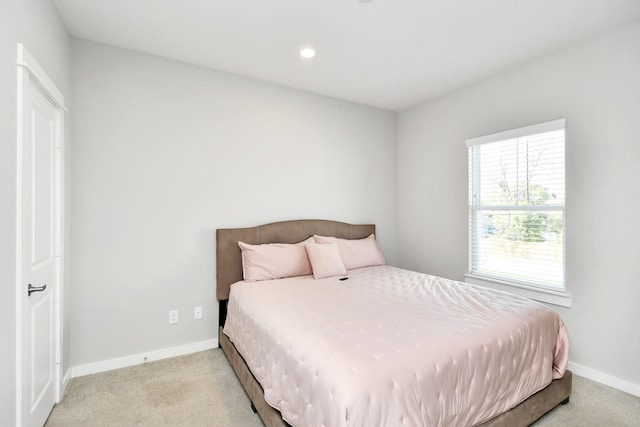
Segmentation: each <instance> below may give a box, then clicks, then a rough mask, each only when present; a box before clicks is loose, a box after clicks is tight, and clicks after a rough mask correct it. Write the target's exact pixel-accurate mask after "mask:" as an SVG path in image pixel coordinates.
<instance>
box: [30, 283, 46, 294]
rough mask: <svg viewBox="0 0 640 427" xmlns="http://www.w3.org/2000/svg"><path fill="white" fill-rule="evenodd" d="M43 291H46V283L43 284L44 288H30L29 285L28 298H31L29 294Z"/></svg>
mask: <svg viewBox="0 0 640 427" xmlns="http://www.w3.org/2000/svg"><path fill="white" fill-rule="evenodd" d="M45 289H47V285H46V283H45V285H44V286H31V283H29V295H28V296H31V294H32V293H33V292H42V291H44V290H45Z"/></svg>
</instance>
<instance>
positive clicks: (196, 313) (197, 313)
mask: <svg viewBox="0 0 640 427" xmlns="http://www.w3.org/2000/svg"><path fill="white" fill-rule="evenodd" d="M193 318H194V319H196V320H200V319H202V307H193Z"/></svg>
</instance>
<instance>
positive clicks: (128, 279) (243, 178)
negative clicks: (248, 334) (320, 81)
mask: <svg viewBox="0 0 640 427" xmlns="http://www.w3.org/2000/svg"><path fill="white" fill-rule="evenodd" d="M72 57H73V60H72V65H73V73H74V87H73V104H74V107H75V108H74V109H75V114H74V120H73V124H72V126H73V131H72V135H73V138H74V148H73V170H72V174H73V177H74V180H73V183H72V192H73V195H74V197H73V202H72V211H73V220H74V222H73V227H74V228H73V238H72V250H73V260H74V262H73V266H72V279H73V289H72V304H71V308H70V309H71V323H72V333H71V336H72V338H73V340H72V351H71V355H72V364H73V365H74V366H76V365H83V364H87V363H92V362H98V361H101V360H105V359H111V358H116V357H122V356H127V355H131V354H139V353H144V352H148V351H152V350H156V349H162V348H166V347H171V346H179V345H183V344H187V343H192V342H199V341H204V340H208V339H213V338H216V336H217V329H216V328H217V323H218V317H217V316H218V314H217V303H216V299H215V229H216V228H221V227H237V226H251V225H258V224H261V223H265V222H271V221H279V220H287V219H297V218H325V219H335V220H341V221H345V222H355V223H360V222H372V223H376V224H377V226H378V237H379V241H380V243H381V246H382V248H383V251H384V252H385V255H387V256H388V258H389V259H390V260H395V259H397V256H396V248H395V239H396V209H395V204H396V158H395V156H396V151H395V150H396V147H395V138H396V117H395V114H394V113H390V112H386V111H382V110H378V109H375V108H370V107H365V106H361V105H357V104H352V103H348V102H344V101H339V100H335V99H331V98H326V97H322V96H318V95H313V94H309V93H305V92H300V91H296V90H292V89H287V88H283V87H280V86H276V85H272V84H267V83H263V82H259V81H256V80H252V79H248V78H243V77H239V76H235V75H231V74H226V73H222V72H216V71H212V70H207V69H203V68H198V67H195V66H191V65H187V64H183V63H179V62H175V61H171V60H167V59H163V58H159V57H154V56H150V55H146V54H141V53H137V52H133V51H127V50H123V49H118V48H114V47H108V46H105V45H100V44H96V43H91V42H87V41H81V40H74V41H73V52H72ZM196 305H202V306H203V307H204V320H201V321H195V320H193V307H194V306H196ZM173 308H177V309H179V310H180V322H179V323H178V324H177V325H172V326H169V325H168V310H169V309H173Z"/></svg>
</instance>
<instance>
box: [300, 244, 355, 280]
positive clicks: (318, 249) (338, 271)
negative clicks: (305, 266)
mask: <svg viewBox="0 0 640 427" xmlns="http://www.w3.org/2000/svg"><path fill="white" fill-rule="evenodd" d="M305 248H306V249H307V255H309V261H311V269H312V270H313V278H314V279H323V278H325V277H331V276H344V275H345V274H347V269H346V268H344V264H343V263H342V258H340V253H339V252H338V245H336V244H335V243H328V244H318V243H313V242H310V243H307V244H306V245H305Z"/></svg>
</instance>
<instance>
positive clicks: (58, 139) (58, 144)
mask: <svg viewBox="0 0 640 427" xmlns="http://www.w3.org/2000/svg"><path fill="white" fill-rule="evenodd" d="M56 148H57V149H60V148H62V136H61V135H60V134H58V135H56Z"/></svg>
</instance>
